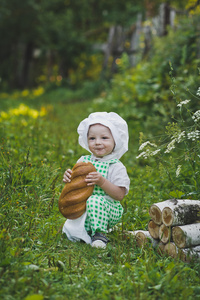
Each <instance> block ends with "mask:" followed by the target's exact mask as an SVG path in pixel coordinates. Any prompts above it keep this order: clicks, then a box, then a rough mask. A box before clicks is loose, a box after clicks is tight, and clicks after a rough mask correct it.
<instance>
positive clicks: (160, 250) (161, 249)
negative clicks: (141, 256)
mask: <svg viewBox="0 0 200 300" xmlns="http://www.w3.org/2000/svg"><path fill="white" fill-rule="evenodd" d="M157 252H158V253H159V254H160V255H163V254H164V253H165V244H163V243H162V242H159V243H158V246H157Z"/></svg>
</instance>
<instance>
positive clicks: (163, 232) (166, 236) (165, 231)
mask: <svg viewBox="0 0 200 300" xmlns="http://www.w3.org/2000/svg"><path fill="white" fill-rule="evenodd" d="M170 238H171V228H170V227H167V226H166V225H165V224H162V225H161V226H160V228H159V239H160V240H161V242H163V243H164V244H166V243H167V242H169V240H170Z"/></svg>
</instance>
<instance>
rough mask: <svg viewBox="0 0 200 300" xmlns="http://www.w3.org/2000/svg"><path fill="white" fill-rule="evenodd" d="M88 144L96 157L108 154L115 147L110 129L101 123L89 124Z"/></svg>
mask: <svg viewBox="0 0 200 300" xmlns="http://www.w3.org/2000/svg"><path fill="white" fill-rule="evenodd" d="M88 146H89V149H90V151H91V152H92V153H93V154H94V155H95V156H96V157H104V156H105V155H108V154H110V153H111V152H112V151H113V149H114V147H115V141H114V139H113V136H112V133H111V131H110V129H109V128H108V127H106V126H104V125H101V124H94V125H91V126H90V128H89V130H88Z"/></svg>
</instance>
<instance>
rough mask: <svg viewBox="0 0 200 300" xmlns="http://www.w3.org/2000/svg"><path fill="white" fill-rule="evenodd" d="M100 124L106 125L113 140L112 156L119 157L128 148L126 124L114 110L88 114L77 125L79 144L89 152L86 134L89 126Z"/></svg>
mask: <svg viewBox="0 0 200 300" xmlns="http://www.w3.org/2000/svg"><path fill="white" fill-rule="evenodd" d="M93 124H102V125H104V126H106V127H108V128H109V129H110V131H111V133H112V135H113V138H114V140H115V148H114V150H113V152H112V157H113V158H117V159H119V158H120V157H121V156H122V155H123V154H124V153H125V152H126V151H127V150H128V139H129V136H128V126H127V123H126V121H125V120H124V119H122V118H121V117H120V116H119V115H118V114H117V113H114V112H109V113H107V112H96V113H92V114H90V115H89V117H88V118H86V119H84V120H83V121H82V122H81V123H80V124H79V126H78V129H77V132H78V134H79V144H80V145H81V146H82V147H83V148H84V149H86V150H87V151H89V152H91V151H90V150H89V147H88V141H87V134H88V130H89V126H90V125H93Z"/></svg>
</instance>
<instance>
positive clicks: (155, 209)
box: [149, 204, 162, 225]
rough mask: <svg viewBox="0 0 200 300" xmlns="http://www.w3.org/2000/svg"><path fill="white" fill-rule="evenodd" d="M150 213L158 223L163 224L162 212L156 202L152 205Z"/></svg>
mask: <svg viewBox="0 0 200 300" xmlns="http://www.w3.org/2000/svg"><path fill="white" fill-rule="evenodd" d="M149 215H150V217H151V218H152V220H153V221H154V222H155V223H156V224H157V225H161V224H162V212H161V210H160V209H159V207H157V206H156V205H154V204H153V205H151V207H150V208H149Z"/></svg>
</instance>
